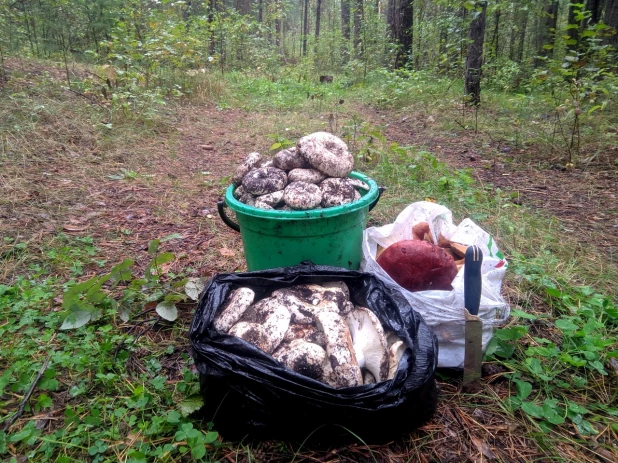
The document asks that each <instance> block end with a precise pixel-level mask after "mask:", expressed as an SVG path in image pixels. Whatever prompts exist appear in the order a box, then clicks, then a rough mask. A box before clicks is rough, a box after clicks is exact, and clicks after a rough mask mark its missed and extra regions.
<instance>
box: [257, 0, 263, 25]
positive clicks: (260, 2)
mask: <svg viewBox="0 0 618 463" xmlns="http://www.w3.org/2000/svg"><path fill="white" fill-rule="evenodd" d="M257 13H258V22H259V23H260V24H262V21H263V18H264V0H258V11H257Z"/></svg>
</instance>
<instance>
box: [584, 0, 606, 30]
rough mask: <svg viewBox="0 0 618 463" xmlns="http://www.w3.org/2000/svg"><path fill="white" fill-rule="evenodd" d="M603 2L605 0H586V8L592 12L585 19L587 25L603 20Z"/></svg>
mask: <svg viewBox="0 0 618 463" xmlns="http://www.w3.org/2000/svg"><path fill="white" fill-rule="evenodd" d="M603 3H604V2H603V0H586V10H587V11H589V12H590V17H589V18H588V19H587V20H585V21H584V22H585V24H586V25H589V24H590V25H592V24H597V23H598V22H599V21H600V20H601V12H602V11H603Z"/></svg>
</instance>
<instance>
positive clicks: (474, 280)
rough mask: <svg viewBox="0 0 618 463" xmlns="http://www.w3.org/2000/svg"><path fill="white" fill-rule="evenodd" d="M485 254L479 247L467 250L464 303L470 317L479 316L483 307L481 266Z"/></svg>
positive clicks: (471, 247)
mask: <svg viewBox="0 0 618 463" xmlns="http://www.w3.org/2000/svg"><path fill="white" fill-rule="evenodd" d="M482 263H483V253H482V252H481V248H479V247H478V246H469V247H468V249H466V261H465V263H464V303H465V305H466V309H468V312H470V315H478V313H479V306H480V305H481V287H482V280H481V264H482Z"/></svg>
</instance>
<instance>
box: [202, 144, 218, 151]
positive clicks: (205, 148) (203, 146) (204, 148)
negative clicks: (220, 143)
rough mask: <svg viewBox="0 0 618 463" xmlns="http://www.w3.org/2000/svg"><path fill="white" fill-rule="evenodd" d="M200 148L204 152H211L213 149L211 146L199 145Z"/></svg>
mask: <svg viewBox="0 0 618 463" xmlns="http://www.w3.org/2000/svg"><path fill="white" fill-rule="evenodd" d="M200 148H202V149H203V150H206V151H212V150H214V149H215V147H214V146H213V145H200Z"/></svg>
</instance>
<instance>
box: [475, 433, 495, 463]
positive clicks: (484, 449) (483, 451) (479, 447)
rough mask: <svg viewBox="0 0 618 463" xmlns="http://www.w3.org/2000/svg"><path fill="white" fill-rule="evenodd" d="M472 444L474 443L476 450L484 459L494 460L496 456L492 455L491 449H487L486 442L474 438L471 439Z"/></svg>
mask: <svg viewBox="0 0 618 463" xmlns="http://www.w3.org/2000/svg"><path fill="white" fill-rule="evenodd" d="M472 442H473V443H474V446H475V447H476V448H477V450H478V451H479V452H480V453H481V454H482V455H483V456H484V457H485V458H487V459H488V460H495V459H496V455H494V452H492V451H491V448H490V447H489V445H488V444H487V442H485V441H481V440H480V439H477V438H476V437H473V438H472Z"/></svg>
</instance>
